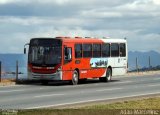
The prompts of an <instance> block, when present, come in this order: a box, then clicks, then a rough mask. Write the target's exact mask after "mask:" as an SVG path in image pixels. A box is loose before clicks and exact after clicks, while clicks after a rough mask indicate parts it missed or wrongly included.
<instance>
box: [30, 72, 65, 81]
mask: <svg viewBox="0 0 160 115" xmlns="http://www.w3.org/2000/svg"><path fill="white" fill-rule="evenodd" d="M28 79H29V80H62V71H59V72H56V73H54V74H38V73H32V72H28Z"/></svg>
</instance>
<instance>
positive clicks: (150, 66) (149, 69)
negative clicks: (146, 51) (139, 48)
mask: <svg viewBox="0 0 160 115" xmlns="http://www.w3.org/2000/svg"><path fill="white" fill-rule="evenodd" d="M148 61H149V70H150V69H151V57H150V56H149V59H148Z"/></svg>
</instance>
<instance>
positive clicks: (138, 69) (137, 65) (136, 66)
mask: <svg viewBox="0 0 160 115" xmlns="http://www.w3.org/2000/svg"><path fill="white" fill-rule="evenodd" d="M136 70H137V73H138V72H139V69H138V58H137V57H136Z"/></svg>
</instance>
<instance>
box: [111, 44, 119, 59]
mask: <svg viewBox="0 0 160 115" xmlns="http://www.w3.org/2000/svg"><path fill="white" fill-rule="evenodd" d="M111 57H119V44H118V43H112V44H111Z"/></svg>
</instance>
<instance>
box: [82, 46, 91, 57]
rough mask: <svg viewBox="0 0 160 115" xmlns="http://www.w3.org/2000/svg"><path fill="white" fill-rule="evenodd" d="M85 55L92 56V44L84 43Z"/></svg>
mask: <svg viewBox="0 0 160 115" xmlns="http://www.w3.org/2000/svg"><path fill="white" fill-rule="evenodd" d="M83 57H85V58H91V57H92V44H83Z"/></svg>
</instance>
